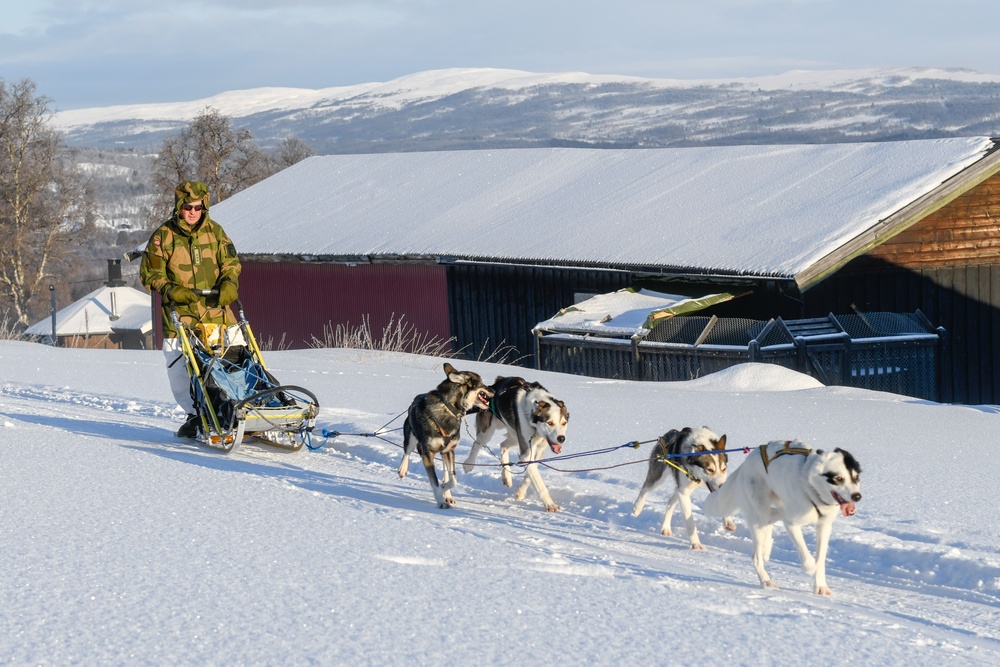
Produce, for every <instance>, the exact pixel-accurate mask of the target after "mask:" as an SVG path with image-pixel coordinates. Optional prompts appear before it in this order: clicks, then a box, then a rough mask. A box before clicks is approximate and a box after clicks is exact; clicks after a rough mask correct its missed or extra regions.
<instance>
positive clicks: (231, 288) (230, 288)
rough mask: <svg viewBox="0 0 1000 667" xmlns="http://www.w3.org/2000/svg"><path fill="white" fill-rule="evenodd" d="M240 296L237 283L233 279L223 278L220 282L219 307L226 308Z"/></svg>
mask: <svg viewBox="0 0 1000 667" xmlns="http://www.w3.org/2000/svg"><path fill="white" fill-rule="evenodd" d="M238 297H239V295H238V294H237V291H236V283H234V282H233V281H231V280H223V281H222V282H221V283H219V307H220V308H225V307H226V306H228V305H229V304H231V303H232V302H233V301H236V299H237V298H238Z"/></svg>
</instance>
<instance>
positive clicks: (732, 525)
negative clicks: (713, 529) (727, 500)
mask: <svg viewBox="0 0 1000 667" xmlns="http://www.w3.org/2000/svg"><path fill="white" fill-rule="evenodd" d="M722 527H723V528H725V529H726V530H728V531H730V532H732V531H734V530H736V522H735V521H733V520H732V518H730V517H728V516H727V517H726V518H725V519H723V521H722Z"/></svg>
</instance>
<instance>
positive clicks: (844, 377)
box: [840, 331, 854, 387]
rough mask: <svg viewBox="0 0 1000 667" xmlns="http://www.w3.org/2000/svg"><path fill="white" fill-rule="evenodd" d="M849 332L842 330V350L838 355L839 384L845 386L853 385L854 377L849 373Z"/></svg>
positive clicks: (850, 364)
mask: <svg viewBox="0 0 1000 667" xmlns="http://www.w3.org/2000/svg"><path fill="white" fill-rule="evenodd" d="M851 343H852V341H851V334H849V333H847V332H846V331H845V332H844V351H843V353H842V354H841V357H840V384H842V385H843V386H845V387H853V386H854V377H853V376H852V375H851V368H852V366H853V364H852V363H851Z"/></svg>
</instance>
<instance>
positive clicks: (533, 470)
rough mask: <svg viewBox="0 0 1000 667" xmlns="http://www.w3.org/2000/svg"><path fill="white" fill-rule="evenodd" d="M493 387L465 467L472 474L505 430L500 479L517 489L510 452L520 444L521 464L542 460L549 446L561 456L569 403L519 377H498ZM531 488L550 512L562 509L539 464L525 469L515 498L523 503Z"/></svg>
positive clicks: (477, 419) (501, 445) (478, 423)
mask: <svg viewBox="0 0 1000 667" xmlns="http://www.w3.org/2000/svg"><path fill="white" fill-rule="evenodd" d="M490 388H491V389H492V390H493V392H494V394H493V399H492V400H491V401H490V404H489V407H488V408H487V409H486V410H480V411H479V412H478V413H477V414H476V440H475V442H474V443H473V444H472V450H471V451H470V452H469V457H468V458H467V459H466V460H465V463H464V464H463V467H464V470H465V472H470V471H471V470H472V467H473V465H474V464H475V462H476V456H478V455H479V450H480V449H482V447H483V446H484V445H485V444H486V443H488V442H489V441H490V438H492V437H493V434H494V433H495V432H496V430H497V429H498V428H503V429H505V430H506V434H505V436H504V439H503V442H501V443H500V463H501V467H500V479H501V480H502V481H503V483H504V485H505V486H513V481H512V479H511V474H510V465H509V464H510V450H511V449H513V448H514V445H517V447H518V460H520V461H539V460H541V458H542V457H543V456H545V448H546V447H548V448H549V449H551V450H552V452H553V453H555V454H558V453H559V452H561V451H562V446H563V443H564V442H565V441H566V424H567V422H568V421H569V412H567V411H566V404H565V403H563V402H562V401H560V400H559V399H557V398H556V397H555V396H553V395H552V394H551V393H549V391H548V390H547V389H546V388H545V387H543V386H542V385H540V384H538V383H537V382H527V381H526V380H524V379H523V378H519V377H498V378H497V379H496V381H494V382H493V384H492V385H490ZM529 485H531V486H534V487H535V491H536V492H537V493H538V496H539V497H540V498H541V499H542V502H543V503H545V510H546V511H547V512H556V511H558V510H559V509H560V507H559V506H558V505H556V504H555V502H553V500H552V496H550V495H549V490H548V489H547V488H546V486H545V482H543V481H542V476H541V474H540V473H539V472H538V464H537V463H532V464H529V465H528V466H526V467H525V469H524V480H522V481H521V483H520V484H519V485H518V487H517V489H515V490H514V497H515V498H516V499H518V500H523V499H524V496H525V495H526V494H527V492H528V486H529Z"/></svg>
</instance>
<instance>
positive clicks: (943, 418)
mask: <svg viewBox="0 0 1000 667" xmlns="http://www.w3.org/2000/svg"><path fill="white" fill-rule="evenodd" d="M265 333H266V332H265ZM268 361H269V365H270V366H271V369H272V370H273V371H274V373H275V374H276V375H277V376H278V378H279V379H280V380H282V381H284V382H287V383H293V384H299V385H302V386H305V387H308V388H310V389H311V390H313V391H314V392H315V393H316V394H317V396H318V397H319V400H320V403H321V414H320V419H319V422H320V423H319V428H318V429H317V436H316V439H315V441H314V445H316V446H321V447H320V448H319V449H317V450H316V451H307V450H303V451H301V452H298V453H295V454H288V453H283V452H278V451H272V450H267V449H264V448H262V447H259V446H252V445H247V446H245V447H243V448H241V449H239V450H237V451H236V452H235V453H233V454H231V455H228V456H226V455H221V454H217V453H214V452H210V451H206V450H204V449H202V448H200V447H199V446H198V445H196V444H192V443H189V442H186V441H180V440H177V439H176V438H174V437H173V435H172V431H173V430H174V429H176V428H177V426H178V425H179V424H180V422H181V418H182V415H180V414H179V413H178V410H177V408H176V407H175V406H174V405H173V403H172V400H171V398H170V394H169V390H168V389H167V382H166V377H165V373H164V369H163V364H162V355H161V354H160V353H158V352H122V351H88V350H68V349H52V348H48V347H43V346H39V345H34V344H29V343H16V342H2V341H0V369H2V372H0V479H2V483H0V507H2V508H3V509H2V510H0V541H2V543H3V545H4V548H3V550H2V551H0V571H2V572H3V573H4V575H3V577H2V578H0V621H2V626H3V627H4V628H5V632H3V633H2V634H0V656H3V659H4V661H5V662H7V663H9V664H19V665H24V664H38V665H48V664H52V665H55V664H58V665H67V664H80V665H111V664H171V665H207V664H218V665H222V664H226V665H237V664H245V665H251V664H252V665H273V664H281V665H333V664H364V665H404V664H406V665H411V664H412V665H430V664H441V663H443V662H449V663H455V664H467V665H523V664H528V665H542V664H560V665H563V664H565V665H575V664H587V665H645V664H653V665H662V664H680V663H688V662H691V661H698V662H705V663H707V664H726V665H761V664H775V665H779V664H780V665H788V664H794V663H797V662H801V661H804V660H809V661H816V660H817V656H821V658H820V660H821V662H822V663H823V664H827V665H857V664H872V665H874V664H907V665H910V666H919V665H933V666H938V665H944V664H964V665H994V664H997V663H998V661H1000V546H998V545H1000V528H998V525H997V523H996V522H994V521H993V516H992V509H993V507H994V504H995V503H996V502H997V501H998V500H1000V490H998V489H1000V483H998V482H1000V472H998V470H1000V468H998V467H997V465H995V460H994V454H995V453H996V447H995V443H994V442H993V438H992V437H991V436H990V435H989V434H991V433H994V432H995V431H996V430H997V427H998V425H1000V422H998V420H1000V409H998V408H997V407H996V406H980V407H966V406H962V407H958V406H946V405H938V404H932V403H927V402H923V401H919V400H915V399H912V398H908V397H902V396H896V395H891V394H880V393H875V392H868V391H863V390H855V389H849V388H844V387H829V388H828V387H822V386H819V385H818V384H817V383H816V382H815V381H814V380H812V379H811V378H808V377H805V376H802V375H799V374H796V373H794V372H791V371H787V370H785V369H781V368H778V367H775V366H764V365H744V366H738V367H735V368H733V369H730V370H729V371H726V372H723V373H719V374H716V375H712V376H708V377H705V378H702V379H699V380H696V381H692V382H684V383H645V384H639V383H631V382H621V381H613V380H597V379H592V378H585V377H577V376H566V375H559V374H553V373H540V372H534V371H530V370H525V369H512V368H508V367H503V366H498V365H493V364H485V363H471V362H466V363H460V362H456V365H457V366H459V367H460V368H463V369H472V370H476V371H478V372H480V373H481V374H482V375H483V376H484V377H485V378H486V379H487V381H491V380H492V379H493V377H494V376H495V375H497V374H507V373H514V372H517V373H520V374H523V375H525V376H526V377H528V378H529V379H532V380H539V381H541V382H542V383H543V384H545V385H546V386H547V387H548V388H549V389H550V390H551V391H552V392H553V393H555V394H556V395H557V396H558V397H560V398H562V399H563V400H565V401H566V403H567V405H568V407H569V411H570V424H569V433H568V435H569V438H568V441H567V443H566V446H565V448H564V450H563V454H564V455H570V454H580V453H591V452H594V451H596V450H603V449H609V448H611V449H613V451H610V452H608V453H602V454H592V453H591V454H588V455H585V456H582V457H579V458H573V459H563V460H552V461H551V467H549V468H544V469H543V470H542V475H543V477H544V478H545V479H546V481H547V483H548V486H549V489H550V491H551V492H552V495H553V497H554V499H555V500H556V502H557V503H559V504H560V505H561V506H562V508H563V510H562V511H561V512H558V513H546V512H545V511H544V508H543V507H542V505H541V504H540V503H539V501H538V499H537V498H536V497H535V496H534V495H532V494H530V493H529V497H528V499H526V500H524V501H515V500H514V499H513V498H512V495H511V492H510V490H509V489H507V488H505V487H503V486H502V485H501V484H500V482H499V479H498V469H497V466H496V461H495V459H493V457H491V456H489V454H488V453H485V452H484V455H482V456H481V457H480V459H479V463H481V464H485V465H483V466H482V467H479V468H476V469H475V470H474V471H473V472H472V473H471V474H463V473H462V472H461V466H460V467H459V486H458V487H457V488H456V489H455V491H454V494H455V497H456V499H457V503H458V504H457V505H456V507H455V508H453V509H450V510H440V509H438V508H437V507H436V506H435V505H434V503H433V502H432V496H431V492H430V487H429V485H428V483H427V480H426V478H425V476H424V474H423V472H422V470H421V469H420V464H419V462H418V461H416V460H414V461H413V462H412V463H411V468H410V470H411V472H410V475H409V476H407V477H406V478H404V479H400V478H399V477H398V476H397V474H396V467H397V466H398V464H399V459H400V448H399V443H400V440H401V438H400V433H399V430H398V429H399V428H400V426H401V419H402V418H401V416H400V415H401V413H402V412H403V411H404V410H405V409H406V407H407V406H408V404H409V403H410V401H411V399H412V398H413V396H414V395H416V394H418V393H421V392H425V391H428V390H430V389H431V388H433V387H434V386H435V385H436V384H437V383H438V382H439V381H440V379H441V378H442V377H443V376H442V373H441V361H442V360H441V359H436V358H430V357H420V356H412V355H403V354H388V353H372V352H360V351H356V350H306V351H294V352H290V351H284V352H272V353H269V354H268ZM702 424H704V425H708V426H709V427H711V428H713V429H714V430H716V431H718V432H719V433H726V434H727V435H728V439H729V446H730V447H734V448H740V447H755V446H757V445H759V444H762V443H763V442H765V441H767V440H770V439H789V438H800V439H802V440H804V441H805V442H807V443H809V444H811V445H812V446H815V447H822V448H832V447H843V448H846V449H848V450H849V451H851V452H852V453H853V454H854V455H855V456H856V457H857V459H858V460H859V461H860V463H861V466H862V468H863V474H862V477H861V486H862V492H863V494H864V497H863V499H862V500H861V501H860V502H859V503H858V506H857V507H858V512H857V514H856V515H855V516H853V517H850V518H844V517H841V518H839V519H838V520H837V522H836V523H835V525H834V530H833V539H832V541H831V552H830V557H829V561H828V562H829V567H828V579H829V583H830V586H831V588H832V589H833V596H832V597H829V598H825V597H819V596H816V595H813V594H812V592H811V584H810V578H809V577H808V576H807V575H805V574H804V573H802V572H801V571H800V569H799V567H798V565H797V559H796V556H795V553H794V550H793V549H792V546H791V543H790V541H789V540H788V537H787V535H785V533H784V531H783V530H782V529H781V528H780V527H779V528H777V529H776V531H775V546H774V553H773V556H772V561H771V564H770V567H769V570H770V572H771V574H772V576H773V577H774V578H775V580H776V581H777V582H778V584H779V585H780V586H781V588H779V589H778V590H763V589H761V588H759V587H758V585H757V579H756V576H755V574H754V572H753V569H752V567H751V563H750V557H749V550H750V544H749V538H748V533H747V531H746V528H745V526H744V525H743V524H742V521H741V519H740V517H737V522H738V524H739V525H738V529H737V531H736V532H735V533H726V532H725V531H723V530H722V529H721V527H720V524H719V522H718V521H717V520H713V519H709V518H707V517H705V516H704V515H703V514H701V512H700V510H696V512H695V519H696V522H697V524H698V528H699V532H700V533H701V537H702V541H703V542H704V543H705V545H706V549H705V550H704V551H691V550H690V549H689V548H688V544H687V540H686V539H685V532H684V529H683V527H682V524H681V522H680V521H679V520H678V517H676V516H675V518H674V528H675V531H676V532H675V535H676V536H675V537H671V538H667V537H662V536H661V535H660V534H659V525H660V521H661V519H662V510H663V507H664V505H665V502H666V497H667V495H668V493H669V488H667V489H661V490H660V491H659V492H654V494H653V495H652V496H651V498H650V501H649V502H648V503H647V506H646V509H645V511H644V512H643V513H642V514H641V515H640V516H639V517H632V516H631V514H630V509H631V505H632V501H633V500H634V499H635V495H636V493H637V491H638V487H639V484H640V482H641V480H642V478H643V477H644V475H645V459H646V458H647V457H648V456H649V452H650V449H649V448H650V446H651V445H650V440H654V439H655V438H656V436H658V435H660V434H662V433H664V432H665V431H667V430H668V429H670V428H675V427H677V428H679V427H682V426H686V425H691V426H697V425H702ZM321 429H326V430H327V431H339V432H341V433H345V434H350V435H340V436H337V437H335V438H330V439H327V438H324V437H323V436H322V435H320V433H319V431H320V430H321ZM376 432H377V433H379V434H380V437H372V436H371V434H374V433H376ZM366 434H367V435H366ZM633 441H638V442H640V443H642V444H640V445H639V447H638V449H636V448H633V447H631V446H628V445H629V443H631V442H633ZM470 442H471V439H470V437H469V436H468V434H465V435H463V438H462V443H461V444H460V446H459V453H458V459H459V461H461V460H462V459H464V457H465V455H466V454H467V452H468V447H469V444H470ZM745 458H746V455H745V454H744V453H743V452H735V453H733V454H732V455H731V458H730V469H731V470H732V469H733V468H735V467H736V466H738V465H739V464H740V463H741V462H742V461H744V460H745ZM515 472H518V470H517V469H515ZM515 481H516V480H515ZM704 493H705V492H704V491H699V492H696V493H695V498H694V499H695V504H696V506H697V505H700V504H701V502H702V499H703V494H704ZM806 536H807V540H808V541H810V543H811V541H812V532H811V531H807V533H806Z"/></svg>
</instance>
